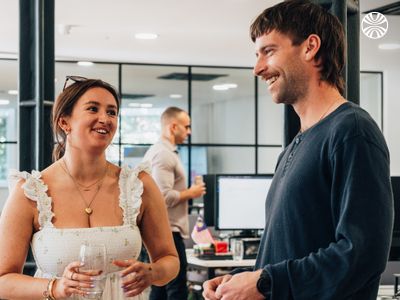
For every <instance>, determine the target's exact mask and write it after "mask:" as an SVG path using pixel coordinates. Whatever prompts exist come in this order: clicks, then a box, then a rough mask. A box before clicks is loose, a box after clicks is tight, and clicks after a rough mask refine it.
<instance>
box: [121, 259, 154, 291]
mask: <svg viewBox="0 0 400 300" xmlns="http://www.w3.org/2000/svg"><path fill="white" fill-rule="evenodd" d="M113 263H114V264H115V265H116V266H119V267H121V268H124V269H123V270H122V271H121V272H120V276H121V278H122V289H123V290H124V293H125V295H126V296H128V297H132V296H136V295H138V294H140V293H141V292H142V291H143V290H144V289H145V288H146V287H148V286H149V285H150V284H151V278H152V276H151V266H150V265H149V264H145V263H142V262H139V261H137V260H134V259H129V260H115V261H114V262H113Z"/></svg>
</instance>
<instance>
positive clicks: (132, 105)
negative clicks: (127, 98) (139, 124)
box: [128, 103, 140, 107]
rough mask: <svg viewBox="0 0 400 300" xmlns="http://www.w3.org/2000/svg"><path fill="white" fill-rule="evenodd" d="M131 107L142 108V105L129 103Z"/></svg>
mask: <svg viewBox="0 0 400 300" xmlns="http://www.w3.org/2000/svg"><path fill="white" fill-rule="evenodd" d="M128 106H129V107H140V103H129V104H128Z"/></svg>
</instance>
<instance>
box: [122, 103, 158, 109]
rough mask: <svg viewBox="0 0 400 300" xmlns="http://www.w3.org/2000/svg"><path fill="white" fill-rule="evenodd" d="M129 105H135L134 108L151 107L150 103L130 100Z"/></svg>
mask: <svg viewBox="0 0 400 300" xmlns="http://www.w3.org/2000/svg"><path fill="white" fill-rule="evenodd" d="M128 106H129V107H135V108H151V107H153V104H152V103H136V102H132V103H129V104H128Z"/></svg>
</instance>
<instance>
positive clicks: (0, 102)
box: [0, 99, 10, 105]
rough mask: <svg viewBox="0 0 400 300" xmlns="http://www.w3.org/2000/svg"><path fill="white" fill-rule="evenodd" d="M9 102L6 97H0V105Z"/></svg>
mask: <svg viewBox="0 0 400 300" xmlns="http://www.w3.org/2000/svg"><path fill="white" fill-rule="evenodd" d="M8 104H10V100H8V99H0V105H8Z"/></svg>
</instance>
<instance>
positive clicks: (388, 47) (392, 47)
mask: <svg viewBox="0 0 400 300" xmlns="http://www.w3.org/2000/svg"><path fill="white" fill-rule="evenodd" d="M378 48H379V49H381V50H397V49H400V44H398V43H391V44H389V43H388V44H379V46H378Z"/></svg>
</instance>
